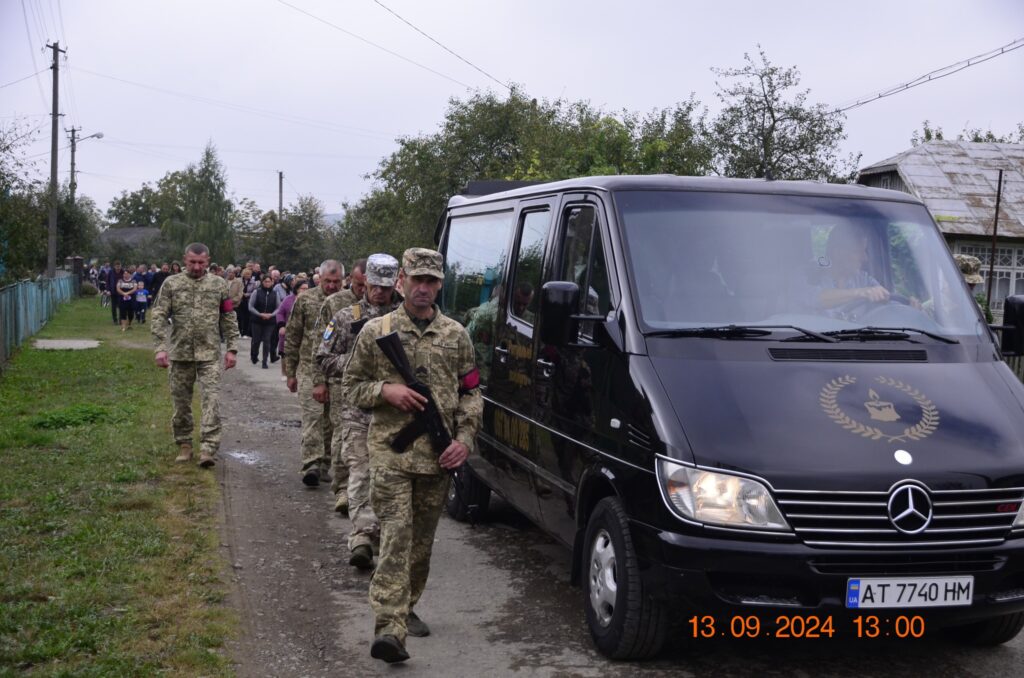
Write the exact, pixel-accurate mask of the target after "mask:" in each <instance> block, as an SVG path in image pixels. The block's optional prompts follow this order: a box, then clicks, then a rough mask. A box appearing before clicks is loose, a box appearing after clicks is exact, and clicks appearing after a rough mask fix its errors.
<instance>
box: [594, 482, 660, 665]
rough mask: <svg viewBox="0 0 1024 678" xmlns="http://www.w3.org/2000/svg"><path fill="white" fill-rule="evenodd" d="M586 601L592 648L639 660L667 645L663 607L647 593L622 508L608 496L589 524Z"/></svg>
mask: <svg viewBox="0 0 1024 678" xmlns="http://www.w3.org/2000/svg"><path fill="white" fill-rule="evenodd" d="M584 543H585V545H586V548H585V549H584V551H583V554H582V558H583V570H582V571H583V601H584V610H585V611H586V617H587V626H589V627H590V635H591V637H592V638H593V639H594V644H595V645H597V649H599V650H600V651H601V653H602V654H604V655H606V656H608V657H611V658H612V659H640V658H644V657H652V656H654V655H655V654H657V653H658V651H659V650H660V649H661V646H662V644H663V643H664V642H665V635H666V631H667V627H668V615H667V611H666V609H665V607H664V605H663V604H662V603H661V602H660V601H657V600H655V599H654V598H652V597H651V596H650V595H649V593H648V592H647V591H645V590H644V585H643V581H642V580H641V579H640V569H639V565H638V563H637V558H636V550H635V549H634V547H633V540H632V537H631V536H630V533H629V520H628V519H627V518H626V511H625V510H624V509H623V508H622V503H621V502H620V501H619V500H618V499H617V498H615V497H605V498H604V499H602V500H601V501H599V502H598V504H597V506H596V507H594V511H593V513H591V514H590V520H589V522H588V523H587V532H586V540H585V542H584Z"/></svg>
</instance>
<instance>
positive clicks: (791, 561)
mask: <svg viewBox="0 0 1024 678" xmlns="http://www.w3.org/2000/svg"><path fill="white" fill-rule="evenodd" d="M631 530H632V536H633V543H634V545H635V547H636V549H637V555H638V557H639V562H640V569H641V576H642V577H643V579H644V583H645V585H646V588H647V590H648V591H652V592H655V593H656V595H657V596H658V597H659V598H664V599H665V600H666V601H667V602H668V603H669V604H670V605H671V606H672V607H673V609H676V610H678V611H681V612H685V613H686V614H688V615H705V614H707V615H750V614H756V615H759V616H770V615H773V614H777V615H786V614H788V615H811V614H816V615H819V616H820V615H833V616H836V617H840V618H847V619H852V618H853V617H854V616H857V615H865V614H885V615H887V616H893V615H899V614H919V615H922V616H924V617H925V618H926V619H928V620H929V621H932V620H934V621H935V622H936V623H938V624H940V625H942V624H958V623H969V622H971V621H975V620H980V619H985V618H990V617H993V616H997V615H1002V614H1009V613H1012V612H1018V611H1024V538H1016V539H1009V540H1007V541H1005V542H1004V543H1002V544H1000V545H998V546H991V547H985V548H970V549H965V548H959V549H927V550H925V549H899V550H897V549H884V550H882V549H875V550H866V549H821V548H811V547H808V546H805V545H803V544H801V543H799V542H796V541H787V542H778V541H775V542H768V541H753V540H747V539H739V538H735V537H731V536H730V535H729V534H728V533H724V532H723V533H720V534H715V535H714V536H713V537H709V536H703V535H691V534H684V533H678V532H670V531H666V530H662V529H659V528H657V527H654V526H651V525H648V524H646V523H641V522H638V521H631ZM961 575H972V576H973V577H974V591H973V599H972V602H971V604H970V605H969V606H957V607H925V608H907V609H906V610H903V609H898V608H886V609H881V610H868V609H848V608H846V606H845V600H846V588H847V581H848V580H849V579H851V578H865V577H889V578H892V577H925V576H928V577H935V576H961Z"/></svg>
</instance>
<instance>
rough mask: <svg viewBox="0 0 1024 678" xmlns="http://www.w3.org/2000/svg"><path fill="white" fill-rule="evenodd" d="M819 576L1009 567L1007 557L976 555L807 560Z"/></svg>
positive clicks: (927, 572)
mask: <svg viewBox="0 0 1024 678" xmlns="http://www.w3.org/2000/svg"><path fill="white" fill-rule="evenodd" d="M808 564H809V565H810V566H811V568H812V569H813V570H814V571H815V572H817V573H818V574H836V575H847V576H851V577H867V576H872V577H885V576H896V575H909V574H931V575H937V574H971V573H978V572H995V571H997V570H999V569H1000V568H1002V567H1003V565H1005V564H1006V556H996V555H991V554H975V553H953V554H945V553H944V554H941V555H939V554H935V555H928V554H927V552H925V553H914V554H899V555H897V554H891V555H885V554H874V553H873V554H871V555H865V556H862V557H859V558H853V557H850V556H839V557H837V556H822V557H819V558H811V559H810V560H809V561H808Z"/></svg>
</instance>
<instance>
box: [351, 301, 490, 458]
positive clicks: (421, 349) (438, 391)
mask: <svg viewBox="0 0 1024 678" xmlns="http://www.w3.org/2000/svg"><path fill="white" fill-rule="evenodd" d="M434 313H435V315H434V319H433V321H432V322H431V323H430V324H429V325H427V327H426V328H425V329H423V330H420V329H419V328H418V327H416V325H415V324H414V323H413V321H412V319H411V318H410V317H409V314H408V313H407V312H406V311H405V309H404V307H403V308H398V309H397V310H395V311H393V312H391V313H389V314H387V315H386V316H383V317H380V318H374V319H373V320H371V321H369V322H368V323H366V326H365V327H364V328H363V330H362V331H361V332H360V333H359V335H358V336H357V337H356V343H355V346H354V347H353V348H352V356H351V358H349V361H348V365H347V366H346V367H345V373H344V375H343V376H342V378H341V388H342V392H343V393H344V396H345V400H346V401H347V402H348V403H349V404H351V405H353V406H355V407H361V408H364V409H372V410H373V416H372V418H371V420H370V431H369V434H368V438H367V444H368V447H369V449H370V466H371V467H375V468H376V467H387V468H395V469H399V470H403V471H407V472H411V473H443V472H444V470H443V469H442V468H441V467H440V465H438V463H437V454H435V452H434V450H433V447H432V446H431V444H430V438H429V437H428V436H426V435H422V436H420V437H419V438H417V439H416V441H415V442H413V444H412V445H410V446H409V448H408V449H406V451H405V452H404V453H402V454H398V453H396V452H394V451H392V450H391V448H390V447H389V444H390V443H391V440H392V439H393V438H394V437H395V435H397V434H398V432H399V431H400V430H401V429H402V428H403V427H404V426H405V425H406V424H408V423H409V422H410V421H412V419H413V415H412V414H406V413H405V412H402V411H400V410H398V409H396V408H394V407H392V406H391V405H389V404H388V403H387V402H386V401H385V400H384V397H383V395H382V388H383V386H384V384H385V383H389V384H401V383H404V382H403V381H402V378H401V377H400V376H399V375H398V372H397V371H396V370H395V368H394V367H393V366H392V365H391V363H390V361H388V359H387V358H386V357H384V354H383V353H382V352H381V350H380V347H378V346H377V342H376V339H377V337H380V336H382V335H383V333H384V321H385V320H386V319H388V318H390V321H389V322H390V325H391V330H392V331H395V332H398V335H399V338H400V339H401V340H402V346H403V347H404V348H405V353H406V355H408V356H409V362H410V363H412V368H413V370H414V372H415V373H416V375H417V376H418V378H419V379H420V380H421V381H422V382H423V383H424V384H426V385H427V386H429V387H430V390H431V392H432V393H433V396H434V400H435V401H436V402H437V407H438V409H439V410H440V411H441V416H442V417H443V418H444V421H445V424H446V425H447V427H448V431H449V432H450V433H451V434H452V438H454V439H456V440H458V441H459V442H461V443H462V444H464V445H466V446H467V447H468V448H469V449H470V450H472V449H473V444H474V439H475V438H476V434H477V431H479V430H480V423H481V419H482V417H483V396H481V395H480V389H479V387H478V380H479V373H478V372H477V370H476V362H475V361H474V360H473V345H472V344H471V343H470V341H469V334H467V333H466V330H465V328H464V327H463V326H462V325H460V324H459V323H457V322H455V321H454V320H452V319H451V318H448V317H446V316H445V315H444V314H442V313H441V311H440V310H439V309H438V308H437V306H435V307H434Z"/></svg>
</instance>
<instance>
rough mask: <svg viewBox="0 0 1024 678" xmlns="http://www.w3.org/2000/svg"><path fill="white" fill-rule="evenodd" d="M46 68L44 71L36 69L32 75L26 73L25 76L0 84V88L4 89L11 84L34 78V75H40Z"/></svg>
mask: <svg viewBox="0 0 1024 678" xmlns="http://www.w3.org/2000/svg"><path fill="white" fill-rule="evenodd" d="M45 70H46V69H45V68H44V69H43V70H42V71H36V72H35V73H33V74H31V75H26V76H25V77H24V78H18V79H17V80H12V81H10V82H8V83H5V84H3V85H0V89H3V88H4V87H10V86H11V85H17V84H18V83H19V82H24V81H26V80H28V79H29V78H34V77H36V76H37V75H39V74H40V73H42V72H43V71H45Z"/></svg>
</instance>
